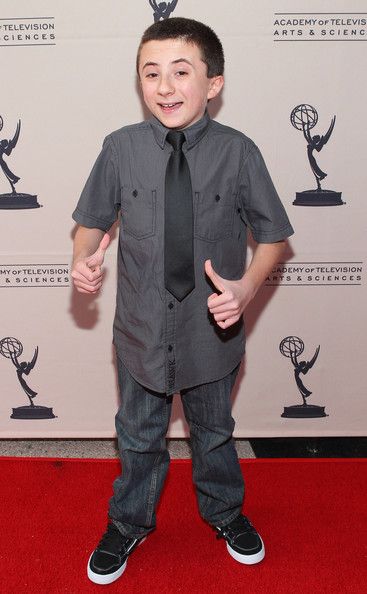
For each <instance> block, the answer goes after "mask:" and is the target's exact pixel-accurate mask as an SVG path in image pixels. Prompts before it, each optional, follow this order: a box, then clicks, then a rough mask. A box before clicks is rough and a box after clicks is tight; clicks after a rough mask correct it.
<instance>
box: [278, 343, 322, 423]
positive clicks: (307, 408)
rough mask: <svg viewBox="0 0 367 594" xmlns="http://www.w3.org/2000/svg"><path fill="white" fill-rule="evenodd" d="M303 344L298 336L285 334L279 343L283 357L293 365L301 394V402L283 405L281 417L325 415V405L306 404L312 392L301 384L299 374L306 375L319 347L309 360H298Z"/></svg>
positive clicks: (317, 353)
mask: <svg viewBox="0 0 367 594" xmlns="http://www.w3.org/2000/svg"><path fill="white" fill-rule="evenodd" d="M304 348H305V345H304V342H303V340H301V338H298V336H286V338H283V340H282V341H281V343H280V345H279V350H280V352H281V353H282V355H283V356H284V357H288V358H289V359H290V360H291V361H292V363H293V367H294V379H295V380H296V384H297V388H298V390H299V392H300V394H301V396H302V400H303V404H295V405H293V406H285V407H284V411H283V413H282V415H281V416H282V417H286V418H289V419H313V418H317V417H327V416H328V415H327V414H326V413H325V407H324V406H319V405H317V404H307V402H306V398H308V397H309V396H311V394H312V392H310V390H308V389H307V388H306V386H305V385H304V384H303V382H302V380H301V378H300V375H301V373H302V374H303V375H306V373H308V372H309V371H310V369H312V367H313V366H314V364H315V363H316V359H317V357H318V356H319V352H320V347H319V346H318V347H317V349H316V351H315V354H314V356H313V357H312V359H311V361H298V359H297V357H299V356H300V355H302V353H303V351H304Z"/></svg>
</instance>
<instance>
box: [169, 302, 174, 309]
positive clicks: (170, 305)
mask: <svg viewBox="0 0 367 594" xmlns="http://www.w3.org/2000/svg"><path fill="white" fill-rule="evenodd" d="M168 307H169V308H170V309H172V307H174V305H173V303H172V301H170V302H169V304H168Z"/></svg>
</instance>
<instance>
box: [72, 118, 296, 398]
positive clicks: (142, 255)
mask: <svg viewBox="0 0 367 594" xmlns="http://www.w3.org/2000/svg"><path fill="white" fill-rule="evenodd" d="M167 132H168V129H167V128H165V127H164V126H163V125H162V124H161V123H160V122H159V121H158V120H157V119H155V118H152V119H151V120H149V121H147V122H142V123H140V124H136V125H133V126H126V127H124V128H121V129H120V130H117V131H116V132H113V133H112V134H110V135H109V136H107V138H106V139H105V141H104V144H103V148H102V151H101V153H100V155H99V157H98V158H97V161H96V163H95V165H94V167H93V169H92V171H91V173H90V176H89V178H88V180H87V182H86V185H85V187H84V190H83V192H82V194H81V197H80V199H79V202H78V204H77V207H76V209H75V211H74V213H73V218H74V220H75V221H76V222H77V223H79V224H80V225H83V226H85V227H91V228H98V229H102V230H104V231H105V230H108V229H109V228H110V227H111V225H112V224H113V223H114V221H115V220H116V219H117V217H118V213H119V211H121V218H120V234H119V247H118V286H117V302H116V314H115V320H114V343H115V345H116V349H117V354H118V356H119V357H120V358H121V359H122V361H123V362H124V364H125V365H126V367H127V368H128V369H129V371H130V373H131V374H132V375H133V376H134V377H135V379H136V380H137V381H139V382H140V383H141V384H143V385H144V386H146V387H148V388H151V389H152V390H155V391H158V392H166V393H167V394H172V393H174V392H178V391H180V390H182V389H184V388H189V387H192V386H195V385H198V384H202V383H207V382H211V381H216V380H218V379H220V378H222V377H224V376H225V375H226V374H228V373H229V372H230V371H232V369H234V367H235V366H236V365H237V364H238V363H239V362H240V360H241V358H242V356H243V354H244V350H245V336H244V326H243V321H242V320H240V321H239V322H237V323H236V324H235V325H233V326H232V327H230V328H228V329H226V330H222V329H221V328H219V327H218V326H217V324H216V323H215V321H214V319H213V318H212V317H211V315H210V313H209V311H208V307H207V299H208V297H209V295H210V294H211V293H213V287H212V286H211V283H210V281H209V279H208V278H207V277H206V275H205V272H204V262H205V260H207V259H211V261H212V265H213V267H214V269H215V270H216V271H217V272H218V274H219V275H220V276H222V277H223V278H227V279H239V278H241V277H242V276H243V274H244V271H245V259H246V240H247V229H248V228H249V229H250V231H251V233H252V235H253V237H254V239H255V240H256V241H257V242H263V243H273V242H276V241H280V240H282V239H285V238H286V237H288V236H290V235H291V234H292V233H293V229H292V227H291V225H290V223H289V220H288V217H287V214H286V212H285V210H284V208H283V206H282V204H281V201H280V199H279V197H278V194H277V192H276V190H275V188H274V185H273V183H272V180H271V178H270V175H269V173H268V171H267V168H266V166H265V163H264V160H263V158H262V156H261V153H260V151H259V149H258V148H257V146H256V145H255V144H254V143H253V142H252V140H250V139H249V138H247V137H246V136H245V135H244V134H242V133H241V132H238V131H237V130H234V129H232V128H229V127H226V126H223V125H221V124H219V123H218V122H215V121H214V120H211V119H210V118H209V116H208V114H207V113H206V114H205V115H204V116H203V118H202V119H201V120H200V121H198V122H196V123H195V124H193V125H192V126H190V127H189V128H186V129H185V130H184V133H185V139H186V141H185V143H184V145H183V150H184V152H185V155H186V158H187V161H188V164H189V168H190V174H191V181H192V188H193V202H194V250H195V289H194V290H193V291H192V292H191V293H190V294H189V295H188V296H187V297H186V298H185V299H184V300H183V301H182V302H178V301H177V300H176V299H175V298H174V297H173V296H172V295H171V294H170V293H169V292H168V291H167V290H166V289H165V287H164V182H165V171H166V167H167V162H168V159H169V157H170V154H171V151H172V147H171V146H170V145H169V144H168V143H167V142H166V141H165V138H166V135H167Z"/></svg>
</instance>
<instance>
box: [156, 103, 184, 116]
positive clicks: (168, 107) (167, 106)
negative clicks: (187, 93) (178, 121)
mask: <svg viewBox="0 0 367 594" xmlns="http://www.w3.org/2000/svg"><path fill="white" fill-rule="evenodd" d="M158 105H159V106H160V107H161V109H163V111H164V112H165V113H170V112H172V111H175V110H176V109H179V108H180V107H181V105H182V101H177V102H176V103H159V104H158Z"/></svg>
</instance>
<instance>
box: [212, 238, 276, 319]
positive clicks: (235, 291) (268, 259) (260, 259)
mask: <svg viewBox="0 0 367 594" xmlns="http://www.w3.org/2000/svg"><path fill="white" fill-rule="evenodd" d="M284 247H285V241H278V242H276V243H259V244H258V245H257V247H256V249H255V252H254V254H253V257H252V260H251V263H250V265H249V267H248V269H247V270H246V272H245V274H244V275H243V277H242V278H241V279H240V280H236V281H233V280H227V279H224V278H222V277H221V276H219V274H217V273H216V272H215V270H214V269H213V267H212V265H211V261H210V260H206V262H205V272H206V274H207V275H208V277H209V278H210V280H211V281H212V283H213V284H214V286H215V287H216V289H218V290H219V291H220V295H218V294H217V293H213V294H212V295H210V297H209V298H208V308H209V311H210V313H211V314H213V316H214V319H215V321H216V323H217V324H218V326H220V327H221V328H228V327H229V326H232V324H235V323H236V322H237V321H238V320H239V319H240V317H241V316H242V314H243V312H244V310H245V308H246V307H247V305H248V304H249V303H250V301H251V299H253V298H254V296H255V295H256V293H257V291H258V290H259V288H260V287H261V285H262V284H263V282H264V280H265V279H266V277H267V276H268V275H269V273H270V272H271V270H272V269H273V267H274V266H275V265H276V264H277V263H278V262H279V260H280V257H281V255H282V253H283V251H284Z"/></svg>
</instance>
